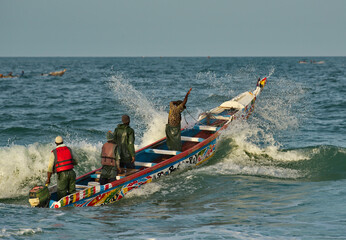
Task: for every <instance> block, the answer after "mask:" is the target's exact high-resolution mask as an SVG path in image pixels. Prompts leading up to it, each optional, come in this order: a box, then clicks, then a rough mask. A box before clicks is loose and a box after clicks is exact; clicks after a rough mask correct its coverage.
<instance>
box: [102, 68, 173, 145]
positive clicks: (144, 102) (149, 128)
mask: <svg viewBox="0 0 346 240" xmlns="http://www.w3.org/2000/svg"><path fill="white" fill-rule="evenodd" d="M108 85H109V87H110V89H111V90H112V91H113V92H114V94H115V96H116V97H117V98H118V99H119V100H120V101H121V103H122V104H123V105H125V106H126V107H127V108H128V109H130V110H131V111H132V112H133V113H134V115H135V117H137V118H138V119H141V123H144V124H145V126H146V130H145V132H144V133H143V136H142V138H141V143H140V144H139V146H140V147H141V146H145V145H148V144H149V143H152V142H154V141H156V140H158V139H160V138H162V137H164V136H165V124H166V122H167V118H168V114H167V112H165V111H163V107H161V108H160V109H157V108H155V107H154V106H155V104H153V101H152V100H150V99H148V98H147V97H146V96H145V95H144V94H143V93H141V92H140V91H138V90H136V89H135V88H134V87H133V85H131V84H130V83H129V81H128V80H127V79H126V78H125V77H124V75H123V74H121V73H117V74H115V75H113V76H111V77H110V79H109V82H108Z"/></svg>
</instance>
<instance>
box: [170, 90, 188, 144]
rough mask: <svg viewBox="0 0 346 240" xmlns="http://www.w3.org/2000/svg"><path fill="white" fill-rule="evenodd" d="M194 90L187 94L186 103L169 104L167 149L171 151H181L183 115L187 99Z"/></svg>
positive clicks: (179, 101)
mask: <svg viewBox="0 0 346 240" xmlns="http://www.w3.org/2000/svg"><path fill="white" fill-rule="evenodd" d="M191 90H192V88H190V90H189V91H188V92H187V93H186V95H185V98H184V101H181V100H178V101H172V102H170V103H169V114H168V124H166V137H167V147H168V149H169V150H175V151H181V150H182V145H181V113H182V112H183V111H184V109H185V108H186V106H185V105H186V103H187V98H188V96H189V94H190V92H191Z"/></svg>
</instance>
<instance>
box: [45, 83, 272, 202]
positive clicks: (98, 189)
mask: <svg viewBox="0 0 346 240" xmlns="http://www.w3.org/2000/svg"><path fill="white" fill-rule="evenodd" d="M266 80H267V79H266V78H263V79H262V80H261V81H258V83H257V88H256V90H255V91H254V92H245V93H243V94H240V95H238V96H237V97H235V98H233V99H232V100H236V104H237V107H238V108H239V109H238V110H237V111H236V112H235V113H234V114H232V112H231V110H232V109H233V107H232V106H234V101H233V102H232V100H230V101H228V102H225V103H224V104H225V105H227V104H230V106H231V107H229V108H227V107H228V106H226V107H221V106H222V105H220V106H219V107H216V108H214V109H212V110H210V111H209V112H208V113H209V115H210V114H214V117H215V116H216V117H217V118H219V119H223V120H222V121H223V122H221V125H217V126H211V127H210V129H213V130H215V131H212V132H213V133H211V134H209V135H208V137H207V138H205V139H203V140H202V141H200V142H198V143H196V144H194V145H193V146H191V147H187V149H185V150H184V149H183V152H181V153H178V154H177V155H175V156H173V157H170V158H168V159H166V160H163V161H160V162H158V163H155V164H154V163H152V162H150V161H147V163H152V164H154V165H153V166H151V167H147V168H143V169H141V170H139V171H138V172H135V173H133V174H131V175H129V176H126V177H124V178H122V179H119V180H117V181H114V182H112V183H108V184H105V185H98V186H91V187H86V188H85V189H83V190H80V191H77V192H76V193H74V194H71V195H68V196H66V197H64V198H62V199H60V200H58V201H54V200H51V201H50V203H49V207H50V208H61V207H89V206H101V205H105V204H111V203H114V202H116V201H119V200H121V199H122V198H124V197H125V196H126V194H127V193H129V192H131V191H132V190H134V189H136V188H139V187H141V186H142V185H144V184H147V183H151V182H152V181H155V180H157V179H159V178H161V177H163V176H166V175H169V174H171V173H173V172H175V171H177V170H181V169H185V168H190V167H196V166H198V165H201V164H203V163H206V162H207V161H208V160H209V159H210V158H211V157H212V156H213V155H214V154H215V152H216V143H217V141H218V139H219V137H220V135H221V133H222V131H223V130H224V129H226V128H227V127H228V126H229V125H230V123H231V122H232V121H234V120H235V119H238V118H242V119H247V118H248V117H249V116H250V115H251V113H252V112H253V111H254V106H255V102H256V99H257V96H258V95H259V94H260V92H261V90H262V89H263V87H264V85H265V84H266ZM232 104H233V105H232ZM225 111H226V112H225ZM203 121H204V122H208V115H205V116H200V118H199V120H198V122H197V123H196V125H195V126H194V128H196V129H199V131H198V130H191V129H182V135H183V134H184V133H188V134H191V135H192V136H191V137H194V136H197V135H198V134H200V133H202V132H203V131H204V132H209V130H210V129H209V130H200V129H201V128H202V125H201V123H202V122H203ZM212 121H214V123H218V121H221V120H218V119H216V118H215V119H213V120H212ZM207 129H208V128H207ZM193 134H195V135H193ZM197 140H198V139H197ZM164 145H165V138H162V139H160V140H158V141H157V142H155V143H152V144H150V145H148V146H146V147H144V148H142V149H140V150H138V151H136V161H137V159H138V158H139V159H142V160H143V161H146V160H147V159H149V160H151V159H153V158H154V157H153V156H155V153H154V154H151V152H149V153H148V150H151V149H152V148H154V147H155V146H159V147H161V148H162V149H161V151H167V150H165V149H163V148H164ZM151 151H155V150H151ZM146 156H148V157H146ZM97 170H100V169H97ZM97 170H94V171H92V172H90V173H87V174H85V175H83V176H80V177H79V178H78V179H77V181H76V182H77V183H78V182H83V181H87V180H85V179H89V178H90V176H92V175H93V174H95V172H96V171H97Z"/></svg>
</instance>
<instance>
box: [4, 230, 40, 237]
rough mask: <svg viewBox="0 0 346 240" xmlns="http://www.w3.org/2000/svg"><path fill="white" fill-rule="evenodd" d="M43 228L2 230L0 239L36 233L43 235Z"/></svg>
mask: <svg viewBox="0 0 346 240" xmlns="http://www.w3.org/2000/svg"><path fill="white" fill-rule="evenodd" d="M42 232H43V231H42V229H41V228H36V229H32V228H20V229H17V230H16V229H6V228H3V229H1V234H0V237H11V236H24V235H25V236H27V235H34V234H36V233H42Z"/></svg>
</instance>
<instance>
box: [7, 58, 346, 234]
mask: <svg viewBox="0 0 346 240" xmlns="http://www.w3.org/2000/svg"><path fill="white" fill-rule="evenodd" d="M300 60H307V63H306V64H299V63H298V61H300ZM310 60H311V61H316V63H313V62H310ZM320 61H322V62H320ZM345 64H346V58H345V57H338V58H337V57H319V58H317V57H315V58H308V57H307V58H294V57H292V58H284V57H281V58H275V57H267V58H260V57H257V58H251V57H248V58H213V57H211V58H165V57H162V58H159V57H157V58H0V73H2V74H4V75H5V74H7V73H8V72H13V74H14V75H19V74H20V73H21V71H22V70H24V71H25V74H24V76H23V77H16V78H7V79H0V89H1V91H0V216H1V217H0V239H47V238H48V239H95V238H97V239H345V238H346V237H345V236H346V204H345V203H346V121H345V119H346V100H345V96H346V70H345V69H346V68H345ZM63 69H67V71H66V73H65V75H63V76H62V77H52V76H47V75H46V74H47V73H49V72H52V71H60V70H63ZM42 73H43V75H41V74H42ZM265 76H270V77H269V78H268V82H267V85H266V87H265V88H264V90H263V92H262V94H261V95H260V97H259V98H258V100H257V103H256V107H255V111H254V113H253V115H252V116H251V117H250V118H249V119H248V120H247V121H239V122H235V123H234V124H233V125H232V126H231V127H230V128H229V129H227V131H225V132H224V133H223V135H222V137H221V141H220V142H219V144H218V146H217V153H216V154H215V156H214V157H213V158H212V159H211V160H210V161H209V162H208V163H207V164H205V165H203V166H201V167H199V168H195V169H192V170H187V171H181V172H177V173H174V174H172V175H170V176H167V177H166V178H162V179H160V180H159V181H157V182H154V183H151V184H148V185H145V186H143V187H141V188H140V189H137V190H135V191H133V192H131V193H129V195H128V196H127V198H125V199H123V200H121V201H119V202H117V203H115V204H112V205H107V206H103V207H94V208H63V209H36V208H30V206H29V203H28V191H29V190H30V189H31V188H32V187H33V186H34V185H36V184H42V183H44V182H45V180H46V170H47V165H48V158H49V154H50V151H51V150H52V149H53V147H54V138H55V137H56V136H57V135H61V136H63V138H64V139H65V143H66V144H67V145H68V146H70V147H71V148H72V149H73V150H74V151H75V152H76V154H77V156H78V158H79V165H78V166H77V167H76V172H77V175H82V174H83V173H85V172H88V171H91V170H93V169H95V168H98V167H100V160H99V154H100V149H101V146H102V143H103V142H104V141H105V133H106V132H107V131H108V130H113V129H114V128H115V127H116V125H117V124H118V123H120V120H121V115H123V114H128V115H130V117H131V126H132V127H133V128H134V129H135V133H136V147H137V149H138V148H140V147H143V146H145V145H147V144H148V143H151V142H153V141H155V140H157V139H159V138H161V137H163V136H164V126H165V123H166V121H167V116H168V105H169V102H170V101H172V100H179V99H183V98H184V96H185V94H186V92H187V91H188V89H189V88H190V87H192V92H191V94H190V97H189V100H188V104H187V111H185V113H184V114H183V116H184V117H183V121H182V125H183V126H186V125H189V124H193V123H194V121H195V119H196V118H197V117H198V115H199V114H200V113H202V112H203V111H206V110H209V109H211V108H213V107H215V106H218V105H219V104H221V103H222V102H223V101H226V100H229V99H231V98H232V97H235V96H236V95H238V94H240V93H242V92H244V91H248V90H254V89H255V87H256V81H257V78H258V77H265ZM53 179H54V181H53V182H55V181H56V180H55V176H54V177H53Z"/></svg>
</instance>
